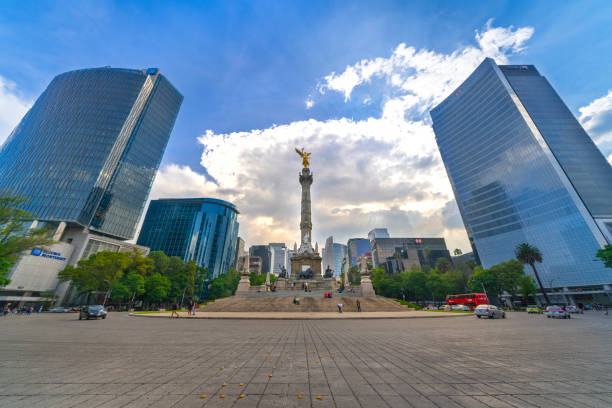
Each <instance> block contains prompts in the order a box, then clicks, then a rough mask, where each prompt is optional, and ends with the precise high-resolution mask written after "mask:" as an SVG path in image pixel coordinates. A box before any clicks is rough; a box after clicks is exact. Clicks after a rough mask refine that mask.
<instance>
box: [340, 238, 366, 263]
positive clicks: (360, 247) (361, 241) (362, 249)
mask: <svg viewBox="0 0 612 408" xmlns="http://www.w3.org/2000/svg"><path fill="white" fill-rule="evenodd" d="M346 246H347V247H348V261H349V263H350V266H354V265H357V258H358V257H360V256H363V255H365V254H367V253H368V252H372V250H371V249H370V240H369V239H366V238H351V239H349V240H348V242H347V245H346Z"/></svg>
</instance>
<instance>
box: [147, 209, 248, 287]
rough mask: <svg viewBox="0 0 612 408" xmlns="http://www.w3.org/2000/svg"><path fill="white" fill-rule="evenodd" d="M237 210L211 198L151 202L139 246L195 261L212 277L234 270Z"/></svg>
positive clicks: (184, 259) (186, 260)
mask: <svg viewBox="0 0 612 408" xmlns="http://www.w3.org/2000/svg"><path fill="white" fill-rule="evenodd" d="M237 216H238V210H237V209H236V207H235V206H234V205H233V204H231V203H228V202H227V201H223V200H217V199H214V198H181V199H179V198H176V199H175V198H172V199H162V200H152V201H151V203H150V204H149V209H148V210H147V215H146V216H145V219H144V222H143V224H142V229H141V230H140V234H139V236H138V245H143V246H147V247H149V248H151V251H163V252H164V253H165V254H166V255H168V256H178V257H179V258H181V259H183V261H185V262H188V261H192V260H193V261H195V262H196V264H197V265H199V266H203V267H206V268H208V270H209V271H210V273H211V275H212V276H213V277H217V276H219V274H221V273H225V272H227V271H228V270H229V269H231V268H233V267H234V260H235V255H236V242H237V240H238V220H237Z"/></svg>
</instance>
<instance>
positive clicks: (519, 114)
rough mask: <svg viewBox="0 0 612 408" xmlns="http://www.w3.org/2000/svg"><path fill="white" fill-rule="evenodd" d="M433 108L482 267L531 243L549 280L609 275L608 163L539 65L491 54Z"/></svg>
mask: <svg viewBox="0 0 612 408" xmlns="http://www.w3.org/2000/svg"><path fill="white" fill-rule="evenodd" d="M431 117H432V119H433V128H434V131H435V134H436V141H437V143H438V147H439V149H440V153H441V155H442V159H443V161H444V165H445V166H446V170H447V173H448V175H449V178H450V181H451V185H452V187H453V190H454V193H455V197H456V199H457V203H458V205H459V209H460V212H461V215H462V217H463V221H464V223H465V226H466V229H467V232H468V236H469V237H470V241H471V242H472V244H473V246H474V247H475V248H474V249H475V251H477V255H478V256H479V258H480V260H481V262H482V264H483V266H484V267H485V268H488V267H491V266H493V265H495V264H497V263H499V262H503V261H507V260H508V259H511V258H513V257H514V249H515V247H516V245H517V244H519V243H522V242H527V243H529V244H531V245H534V246H536V247H538V248H539V249H540V250H541V252H542V254H543V258H544V260H543V263H542V264H538V271H539V272H540V276H541V278H542V283H543V284H544V285H545V286H549V287H572V286H586V285H597V284H608V283H611V282H612V271H610V270H609V269H608V270H606V269H605V268H604V266H603V263H601V262H597V261H594V259H595V252H596V251H597V249H599V248H600V247H601V246H602V245H604V244H605V243H606V242H607V241H606V237H605V233H604V231H602V230H601V229H600V227H598V225H597V223H596V220H595V219H594V215H598V216H604V217H607V214H609V210H610V207H609V206H610V205H611V204H612V201H611V200H610V197H611V196H610V194H611V193H612V189H611V185H610V181H611V180H612V174H611V173H610V172H611V169H610V165H609V164H607V163H602V160H603V161H604V162H605V159H603V156H602V155H601V153H600V152H599V151H598V150H597V148H596V147H595V146H594V145H593V143H592V141H591V140H590V138H589V137H588V135H587V134H586V133H585V132H584V130H583V129H582V128H581V127H580V125H579V124H578V123H577V122H576V120H575V118H574V117H573V116H572V114H571V112H570V111H569V110H568V109H567V107H565V105H564V104H563V102H562V101H561V99H560V98H559V97H558V96H557V95H556V93H555V92H554V90H552V88H551V87H550V84H548V82H547V81H546V79H545V78H544V77H542V76H540V75H539V73H538V72H537V70H536V69H535V68H534V67H532V66H497V65H496V64H495V62H494V61H493V60H492V59H486V60H485V61H484V62H483V63H482V64H481V65H480V66H479V67H478V68H477V69H476V70H475V71H474V72H473V73H472V74H471V75H470V77H469V78H468V79H467V80H466V81H465V82H464V83H463V84H462V85H461V86H460V87H459V88H457V90H456V91H455V92H453V94H451V95H450V96H449V97H448V98H447V99H446V100H444V101H443V102H442V103H441V104H440V105H438V106H437V107H436V108H434V109H433V110H432V111H431ZM599 156H601V157H599ZM606 202H607V204H606ZM526 271H527V272H530V269H529V268H527V269H526Z"/></svg>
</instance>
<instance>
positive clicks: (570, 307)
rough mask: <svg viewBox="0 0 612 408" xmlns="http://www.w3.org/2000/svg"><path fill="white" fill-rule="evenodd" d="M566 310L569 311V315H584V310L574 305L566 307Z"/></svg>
mask: <svg viewBox="0 0 612 408" xmlns="http://www.w3.org/2000/svg"><path fill="white" fill-rule="evenodd" d="M565 310H567V311H568V312H569V313H580V314H583V313H584V311H583V310H582V309H578V308H577V307H576V306H574V305H569V306H565Z"/></svg>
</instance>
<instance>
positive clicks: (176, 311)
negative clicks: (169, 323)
mask: <svg viewBox="0 0 612 408" xmlns="http://www.w3.org/2000/svg"><path fill="white" fill-rule="evenodd" d="M174 315H176V318H177V319H178V318H179V314H178V305H177V304H176V303H173V304H172V313H171V314H170V318H171V319H172V318H173V317H174Z"/></svg>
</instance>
